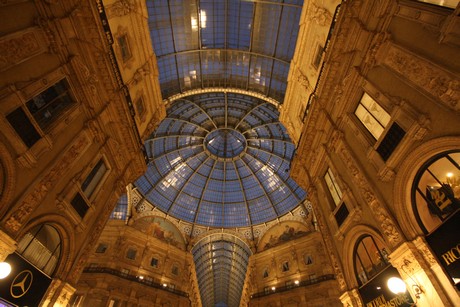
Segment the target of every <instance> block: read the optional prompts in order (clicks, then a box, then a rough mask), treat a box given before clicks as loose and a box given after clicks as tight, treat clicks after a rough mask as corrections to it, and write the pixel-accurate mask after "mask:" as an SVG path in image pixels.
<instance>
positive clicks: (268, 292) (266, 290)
mask: <svg viewBox="0 0 460 307" xmlns="http://www.w3.org/2000/svg"><path fill="white" fill-rule="evenodd" d="M264 293H265V294H270V287H268V286H266V287H264Z"/></svg>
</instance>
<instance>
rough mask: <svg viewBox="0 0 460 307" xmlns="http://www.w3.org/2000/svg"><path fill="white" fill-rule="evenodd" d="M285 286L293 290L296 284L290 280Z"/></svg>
mask: <svg viewBox="0 0 460 307" xmlns="http://www.w3.org/2000/svg"><path fill="white" fill-rule="evenodd" d="M285 286H286V289H291V288H292V287H294V282H293V281H292V280H288V281H286V283H285Z"/></svg>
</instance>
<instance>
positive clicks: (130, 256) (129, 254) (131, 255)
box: [126, 248, 137, 260]
mask: <svg viewBox="0 0 460 307" xmlns="http://www.w3.org/2000/svg"><path fill="white" fill-rule="evenodd" d="M136 254H137V251H136V250H135V249H133V248H130V249H128V251H127V252H126V258H128V259H131V260H134V259H136Z"/></svg>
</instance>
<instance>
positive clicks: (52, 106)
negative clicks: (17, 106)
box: [27, 79, 73, 130]
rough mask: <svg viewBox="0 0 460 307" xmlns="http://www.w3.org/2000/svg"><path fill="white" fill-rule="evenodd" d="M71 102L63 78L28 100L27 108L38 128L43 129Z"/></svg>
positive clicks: (66, 84) (67, 87)
mask: <svg viewBox="0 0 460 307" xmlns="http://www.w3.org/2000/svg"><path fill="white" fill-rule="evenodd" d="M72 103H73V101H72V98H71V97H70V95H69V85H68V83H67V80H66V79H63V80H61V81H59V82H58V83H56V84H54V85H53V86H51V87H50V88H48V89H46V90H44V91H43V92H41V93H40V94H38V95H37V96H35V97H34V98H32V99H31V100H29V101H28V102H27V108H28V109H29V111H30V113H31V114H32V116H33V117H34V119H35V120H36V121H37V123H38V125H39V126H40V128H42V129H43V130H45V129H46V128H48V127H49V126H50V124H51V123H53V122H54V121H55V120H56V119H57V117H58V116H59V115H60V114H61V113H62V111H63V110H64V109H66V108H67V107H68V106H70V105H71V104H72Z"/></svg>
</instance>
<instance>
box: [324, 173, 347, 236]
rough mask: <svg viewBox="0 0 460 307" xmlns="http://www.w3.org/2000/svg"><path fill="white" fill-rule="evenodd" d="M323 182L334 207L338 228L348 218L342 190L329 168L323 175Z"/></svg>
mask: <svg viewBox="0 0 460 307" xmlns="http://www.w3.org/2000/svg"><path fill="white" fill-rule="evenodd" d="M324 181H325V182H326V185H327V189H328V190H329V194H330V195H331V197H332V200H333V202H334V205H335V207H334V208H333V213H334V217H335V220H336V222H337V225H338V226H339V227H340V226H341V225H342V224H343V222H344V221H345V219H346V218H347V217H348V214H349V211H348V208H347V206H346V204H345V202H344V201H343V194H342V190H341V189H340V187H339V185H338V184H337V181H336V179H335V176H334V174H333V172H332V170H331V169H330V168H328V169H327V171H326V174H325V175H324Z"/></svg>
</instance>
